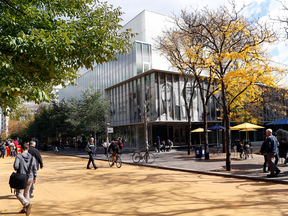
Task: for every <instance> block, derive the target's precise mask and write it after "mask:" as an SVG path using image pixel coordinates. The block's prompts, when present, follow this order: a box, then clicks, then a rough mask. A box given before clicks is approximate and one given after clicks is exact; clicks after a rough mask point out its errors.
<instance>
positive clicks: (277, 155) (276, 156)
mask: <svg viewBox="0 0 288 216" xmlns="http://www.w3.org/2000/svg"><path fill="white" fill-rule="evenodd" d="M278 161H279V154H278V153H276V155H275V166H276V167H277V165H278Z"/></svg>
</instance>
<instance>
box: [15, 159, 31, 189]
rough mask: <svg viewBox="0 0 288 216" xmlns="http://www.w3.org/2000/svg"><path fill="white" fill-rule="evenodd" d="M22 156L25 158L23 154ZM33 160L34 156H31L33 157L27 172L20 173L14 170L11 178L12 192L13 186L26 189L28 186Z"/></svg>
mask: <svg viewBox="0 0 288 216" xmlns="http://www.w3.org/2000/svg"><path fill="white" fill-rule="evenodd" d="M21 156H22V155H21ZM22 158H23V156H22ZM32 161H33V157H31V159H30V163H29V167H28V172H27V173H26V174H21V173H18V172H13V173H12V174H11V176H10V179H9V185H10V187H11V192H12V188H14V189H25V188H26V187H27V183H28V179H29V174H30V171H31V166H32Z"/></svg>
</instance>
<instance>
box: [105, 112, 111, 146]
mask: <svg viewBox="0 0 288 216" xmlns="http://www.w3.org/2000/svg"><path fill="white" fill-rule="evenodd" d="M105 119H106V123H105V127H106V142H107V143H109V137H108V126H109V125H110V124H109V123H108V115H105Z"/></svg>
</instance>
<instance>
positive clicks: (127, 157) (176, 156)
mask: <svg viewBox="0 0 288 216" xmlns="http://www.w3.org/2000/svg"><path fill="white" fill-rule="evenodd" d="M258 147H259V146H258ZM259 148H260V147H259ZM254 149H255V151H254V152H258V150H257V146H255V147H254ZM50 152H52V151H50ZM151 152H153V151H151ZM213 152H214V151H213V148H212V150H211V153H210V160H204V159H196V158H195V152H194V151H191V153H192V154H191V155H187V150H174V149H173V150H172V151H171V152H161V153H154V154H155V158H156V159H155V162H154V163H153V164H146V163H145V162H144V161H140V162H139V163H138V165H142V166H151V167H158V168H164V169H170V170H177V171H186V172H191V173H202V174H211V175H220V176H228V177H237V178H242V179H251V180H255V181H272V182H274V183H283V184H288V165H284V164H283V163H284V159H283V158H280V160H279V165H278V167H279V169H280V170H281V173H280V174H279V175H278V176H277V177H275V178H268V177H267V174H269V173H263V163H264V157H263V155H259V154H253V155H252V157H251V156H250V157H249V158H248V159H246V160H243V159H241V158H240V157H239V155H238V154H237V153H234V152H232V154H231V158H232V162H231V164H232V165H231V167H232V170H231V171H230V172H227V171H226V154H215V153H213ZM103 153H104V149H102V148H100V149H98V150H97V155H96V157H95V158H96V159H98V160H107V158H106V156H105V155H103ZM132 153H133V151H131V150H130V151H129V150H128V151H127V150H125V149H124V153H123V154H122V156H121V158H122V161H123V162H125V163H127V164H134V163H133V161H132V157H131V156H132ZM59 154H63V155H70V156H77V157H83V158H88V155H87V153H86V151H77V154H76V152H75V150H73V149H65V150H61V151H60V153H59Z"/></svg>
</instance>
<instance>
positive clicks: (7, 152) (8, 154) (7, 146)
mask: <svg viewBox="0 0 288 216" xmlns="http://www.w3.org/2000/svg"><path fill="white" fill-rule="evenodd" d="M5 146H6V156H7V157H9V156H10V151H9V144H8V145H7V144H5Z"/></svg>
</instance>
